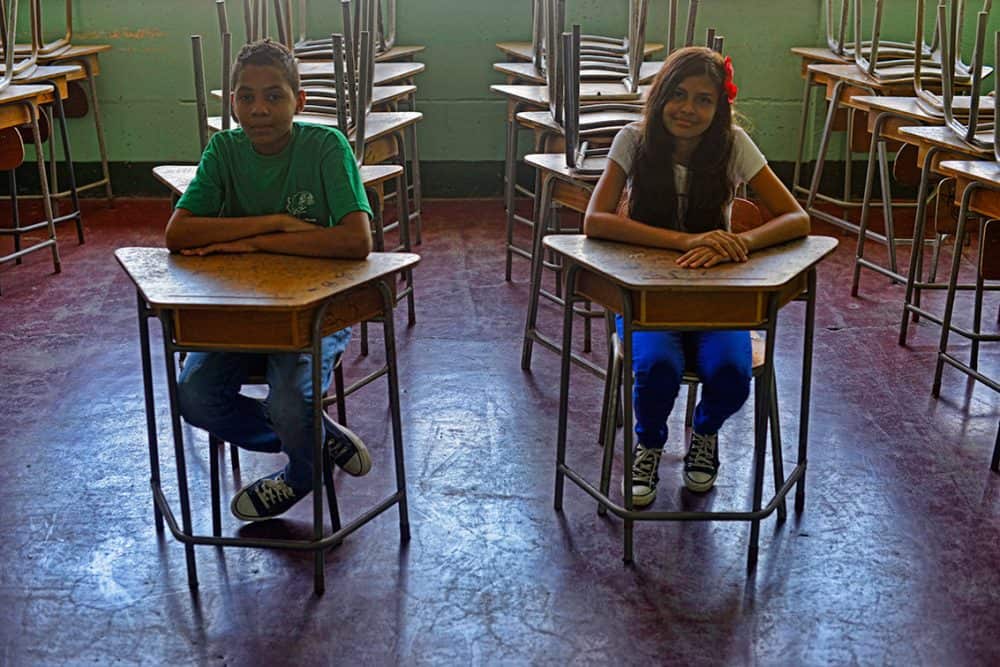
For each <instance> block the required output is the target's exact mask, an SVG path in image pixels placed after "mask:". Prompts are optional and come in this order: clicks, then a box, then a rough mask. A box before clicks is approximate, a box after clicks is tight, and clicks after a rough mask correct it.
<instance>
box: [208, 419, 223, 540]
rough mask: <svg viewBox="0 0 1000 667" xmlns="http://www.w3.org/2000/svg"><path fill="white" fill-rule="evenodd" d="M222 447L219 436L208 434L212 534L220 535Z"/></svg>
mask: <svg viewBox="0 0 1000 667" xmlns="http://www.w3.org/2000/svg"><path fill="white" fill-rule="evenodd" d="M221 448H222V441H221V440H219V439H218V438H217V437H215V436H214V435H212V434H211V433H209V434H208V464H209V465H208V467H209V470H210V471H211V474H210V477H211V484H212V535H214V536H215V537H219V536H221V535H222V507H221V506H222V502H221V501H220V499H219V496H220V493H221V491H220V488H219V487H220V486H221V485H220V483H219V456H220V455H221V452H220V451H219V450H220V449H221Z"/></svg>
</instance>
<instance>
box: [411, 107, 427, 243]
mask: <svg viewBox="0 0 1000 667" xmlns="http://www.w3.org/2000/svg"><path fill="white" fill-rule="evenodd" d="M409 130H410V168H411V170H412V178H413V199H412V201H413V211H412V212H411V213H410V219H411V220H416V224H415V226H414V228H413V231H414V243H416V245H420V244H421V243H423V210H424V209H423V198H422V196H421V191H420V153H419V151H418V149H417V126H416V124H415V123H414V124H413V125H411V126H410V127H409Z"/></svg>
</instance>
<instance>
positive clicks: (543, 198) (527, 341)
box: [521, 175, 565, 371]
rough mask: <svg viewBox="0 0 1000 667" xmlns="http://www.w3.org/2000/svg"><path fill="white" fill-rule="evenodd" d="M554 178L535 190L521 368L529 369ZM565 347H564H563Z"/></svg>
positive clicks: (545, 177)
mask: <svg viewBox="0 0 1000 667" xmlns="http://www.w3.org/2000/svg"><path fill="white" fill-rule="evenodd" d="M554 187H555V178H553V177H551V176H549V175H545V176H543V177H542V182H541V186H540V187H539V188H538V189H537V190H536V192H537V193H538V194H537V195H536V196H537V197H538V198H539V201H538V205H537V206H535V228H534V229H533V230H532V232H533V234H532V240H531V291H530V292H529V294H528V319H527V321H526V322H525V323H524V342H523V343H522V345H521V370H525V371H529V370H531V352H532V349H533V347H534V336H535V329H536V328H537V326H538V301H539V299H540V297H541V294H542V267H543V264H544V261H543V257H542V255H543V252H542V250H543V248H542V239H543V238H545V230H546V225H545V215H546V212H547V211H548V209H549V205H550V204H551V202H552V190H553V188H554ZM564 349H565V348H564Z"/></svg>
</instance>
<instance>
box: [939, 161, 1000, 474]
mask: <svg viewBox="0 0 1000 667" xmlns="http://www.w3.org/2000/svg"><path fill="white" fill-rule="evenodd" d="M938 169H939V170H940V172H941V173H942V174H943V175H945V176H949V177H951V178H954V179H955V198H956V203H960V206H961V208H960V209H959V213H958V220H959V225H958V229H957V231H956V232H955V253H954V256H953V257H952V262H951V275H950V276H949V278H948V296H947V299H946V300H945V310H944V320H943V323H942V326H941V342H940V345H939V346H938V358H937V366H936V367H935V369H934V384H933V386H932V388H931V393H932V394H933V395H934V396H937V395H938V393H939V392H940V390H941V372H942V369H943V368H944V364H946V363H947V364H948V365H949V366H952V367H953V368H956V369H958V370H960V371H962V372H963V373H965V374H966V375H968V376H970V377H973V378H975V379H976V380H978V381H980V382H982V383H983V384H985V385H986V386H987V387H990V388H991V389H993V391H1000V383H998V382H997V381H996V380H994V379H993V378H990V377H988V376H986V375H984V374H983V373H981V372H980V371H979V368H978V366H979V364H978V358H979V342H980V341H981V340H989V341H994V342H995V341H1000V335H996V334H981V333H980V332H979V325H980V321H981V319H982V302H981V301H979V300H977V302H976V313H975V316H974V323H973V329H972V330H971V331H969V330H966V329H961V328H958V327H954V326H952V324H951V316H952V311H953V310H954V306H955V290H956V286H957V284H958V272H959V268H960V267H961V263H962V243H963V241H964V239H965V227H966V226H965V225H964V224H961V223H962V222H963V221H964V220H965V218H966V216H967V215H968V214H969V212H972V213H976V214H978V215H981V216H983V217H984V218H986V219H989V220H994V219H997V218H1000V163H998V162H996V161H993V160H991V161H968V160H948V161H944V162H941V163H940V164H939V165H938ZM985 242H986V240H985V238H984V237H981V238H980V239H979V243H980V244H982V243H985ZM982 268H983V267H981V266H980V267H977V273H979V274H980V280H982V275H981V271H982ZM952 331H955V332H956V333H958V334H960V335H962V336H964V337H966V338H969V339H971V340H972V354H971V358H970V361H969V363H968V364H965V363H963V362H961V361H959V360H958V358H957V357H955V356H954V355H952V354H949V353H948V336H949V334H950V333H951V332H952ZM992 467H993V469H994V470H997V454H996V452H994V456H993V466H992Z"/></svg>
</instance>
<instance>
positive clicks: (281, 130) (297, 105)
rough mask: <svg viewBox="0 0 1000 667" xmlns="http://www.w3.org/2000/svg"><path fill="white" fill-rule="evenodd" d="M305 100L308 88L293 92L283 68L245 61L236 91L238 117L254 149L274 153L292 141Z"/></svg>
mask: <svg viewBox="0 0 1000 667" xmlns="http://www.w3.org/2000/svg"><path fill="white" fill-rule="evenodd" d="M305 103H306V94H305V91H301V90H300V91H299V93H298V95H296V94H295V93H293V92H292V87H291V86H289V85H288V82H287V81H285V77H283V76H282V74H281V70H280V69H278V68H277V67H272V66H270V65H245V66H244V67H243V70H242V71H241V72H240V78H239V81H237V83H236V90H234V91H233V113H234V114H236V120H238V121H239V123H240V125H241V126H242V127H243V131H244V132H246V134H247V136H248V137H250V142H251V143H252V144H253V147H254V150H256V151H257V152H258V153H261V154H263V155H274V154H275V153H279V152H281V150H282V149H283V148H284V147H285V146H287V145H288V142H289V141H290V140H291V137H292V117H293V116H294V115H295V114H296V113H299V112H301V111H302V108H303V107H304V106H305Z"/></svg>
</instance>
